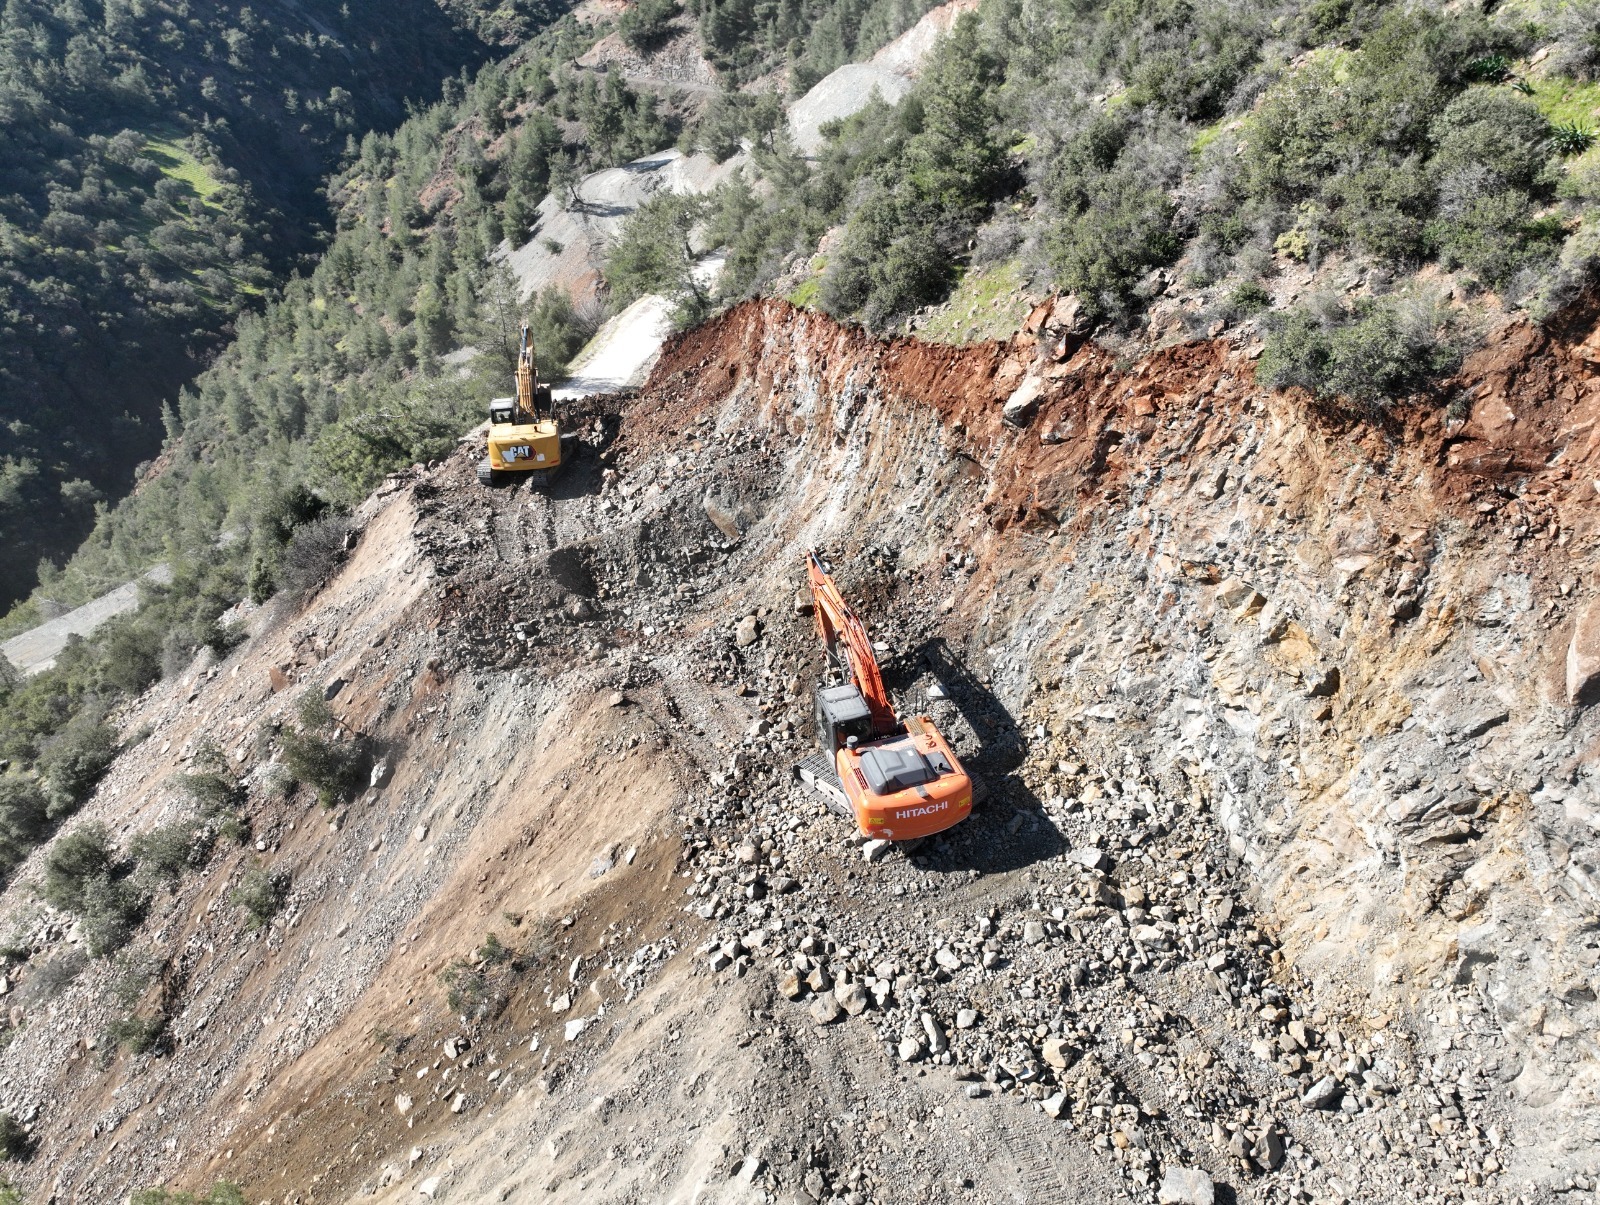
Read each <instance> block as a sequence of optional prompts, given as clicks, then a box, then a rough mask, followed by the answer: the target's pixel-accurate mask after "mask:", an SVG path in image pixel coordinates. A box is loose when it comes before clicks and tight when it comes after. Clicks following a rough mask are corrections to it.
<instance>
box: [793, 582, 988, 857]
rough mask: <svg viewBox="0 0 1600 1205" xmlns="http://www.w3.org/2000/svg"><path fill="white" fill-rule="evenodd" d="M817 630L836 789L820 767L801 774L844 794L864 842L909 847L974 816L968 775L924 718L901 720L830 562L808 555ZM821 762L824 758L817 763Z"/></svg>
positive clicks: (824, 736) (821, 697) (824, 721)
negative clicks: (826, 674) (826, 678)
mask: <svg viewBox="0 0 1600 1205" xmlns="http://www.w3.org/2000/svg"><path fill="white" fill-rule="evenodd" d="M806 575H807V577H808V579H809V580H810V584H811V600H812V606H813V614H814V615H815V617H816V621H817V633H818V635H820V636H821V637H822V643H823V647H824V648H825V649H826V650H827V655H828V665H829V669H830V673H831V676H832V677H834V678H843V679H844V681H843V682H833V683H829V682H823V683H820V684H819V685H818V687H817V695H816V703H817V732H818V735H819V736H820V738H821V740H822V747H823V751H824V756H826V757H831V758H832V761H833V769H834V770H835V771H836V772H837V774H838V778H837V780H836V782H837V785H835V782H834V781H830V780H831V779H832V776H831V775H828V774H826V773H825V772H819V770H820V767H815V766H813V767H811V769H810V771H809V772H808V770H807V767H805V766H802V767H800V768H799V772H800V775H801V777H802V778H804V779H805V780H806V781H808V782H810V783H811V784H812V785H813V786H814V787H816V788H817V789H818V790H820V791H822V792H823V793H824V795H830V794H832V793H835V792H837V793H841V794H842V795H843V800H842V802H844V803H845V804H847V805H848V807H849V809H850V811H851V813H852V814H853V815H854V817H855V821H856V826H857V827H858V828H859V829H860V830H861V833H862V835H863V836H866V837H873V838H883V839H885V840H889V841H912V840H916V839H918V838H921V837H929V836H932V835H933V834H934V833H939V832H943V831H944V830H945V829H947V828H950V827H951V826H952V825H954V824H957V823H959V822H960V821H962V820H964V819H966V817H967V814H968V813H969V812H971V811H972V779H971V778H970V777H969V776H968V774H967V772H966V771H965V770H963V769H962V768H961V763H960V761H958V760H957V759H956V755H955V752H954V751H953V750H952V749H951V748H950V743H949V742H948V741H946V740H945V739H944V737H943V736H942V735H941V734H940V732H939V730H938V729H937V728H935V727H934V726H933V721H932V720H931V719H929V718H928V717H927V716H925V715H919V716H912V717H911V718H909V719H907V720H906V721H904V722H903V723H902V722H901V720H900V719H899V717H898V716H896V715H895V713H894V707H893V705H892V704H891V703H890V702H889V692H888V690H887V689H886V688H885V687H884V685H883V674H882V673H881V672H880V671H879V669H878V659H877V657H876V656H874V655H873V651H872V641H871V640H869V639H868V638H867V629H866V625H865V624H863V623H862V622H861V620H860V619H859V618H858V617H857V616H856V613H855V612H854V611H852V610H851V609H850V606H849V604H848V603H846V602H845V601H844V596H843V595H842V594H840V593H839V587H838V585H837V584H835V582H834V580H833V576H832V574H831V573H830V572H829V571H828V567H827V565H825V564H824V563H823V561H822V558H821V557H819V556H818V555H817V554H816V553H815V552H808V553H807V554H806ZM815 760H819V761H820V760H822V759H815Z"/></svg>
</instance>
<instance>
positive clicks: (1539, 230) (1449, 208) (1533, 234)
mask: <svg viewBox="0 0 1600 1205" xmlns="http://www.w3.org/2000/svg"><path fill="white" fill-rule="evenodd" d="M1472 185H1473V181H1472V180H1470V179H1468V180H1465V181H1460V182H1458V183H1455V184H1454V187H1453V189H1452V191H1455V192H1457V193H1459V194H1461V200H1459V201H1457V202H1451V203H1447V204H1446V205H1445V206H1444V207H1443V210H1444V214H1443V216H1441V217H1439V218H1438V219H1436V220H1435V221H1433V222H1430V223H1429V225H1428V234H1429V238H1430V239H1431V240H1432V242H1433V244H1434V246H1435V247H1436V248H1437V251H1438V255H1439V259H1440V262H1442V263H1443V264H1445V266H1447V267H1464V268H1467V269H1468V270H1470V271H1472V272H1474V273H1476V274H1477V275H1478V276H1479V277H1481V278H1482V279H1483V280H1484V281H1486V282H1487V283H1488V284H1490V285H1492V286H1495V287H1498V286H1500V285H1502V284H1504V283H1505V282H1507V281H1508V280H1510V279H1511V278H1512V277H1513V276H1514V275H1515V274H1516V273H1517V272H1519V271H1521V270H1522V269H1524V268H1526V267H1528V266H1529V265H1531V264H1537V263H1541V262H1545V261H1548V260H1549V259H1551V258H1553V256H1554V254H1555V248H1556V245H1557V244H1558V243H1559V239H1560V237H1561V233H1562V231H1561V229H1560V227H1559V226H1557V227H1556V228H1555V229H1554V230H1552V229H1551V227H1550V226H1549V225H1542V224H1540V223H1537V222H1535V221H1534V219H1533V202H1532V201H1531V200H1530V199H1529V197H1528V195H1527V194H1526V193H1524V192H1521V191H1519V190H1517V189H1507V190H1505V191H1499V192H1496V191H1491V190H1487V189H1485V190H1474V189H1473V187H1472Z"/></svg>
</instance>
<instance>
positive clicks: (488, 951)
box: [478, 933, 516, 966]
mask: <svg viewBox="0 0 1600 1205" xmlns="http://www.w3.org/2000/svg"><path fill="white" fill-rule="evenodd" d="M515 957H516V954H515V953H514V951H513V950H512V949H511V947H510V946H508V945H506V944H505V943H504V942H502V941H501V940H500V936H499V934H497V933H490V934H489V936H488V937H485V938H484V939H483V945H482V946H480V947H479V948H478V961H479V962H481V963H483V964H484V965H485V966H500V965H502V964H503V963H508V962H511V961H512V960H513V959H514V958H515Z"/></svg>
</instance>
